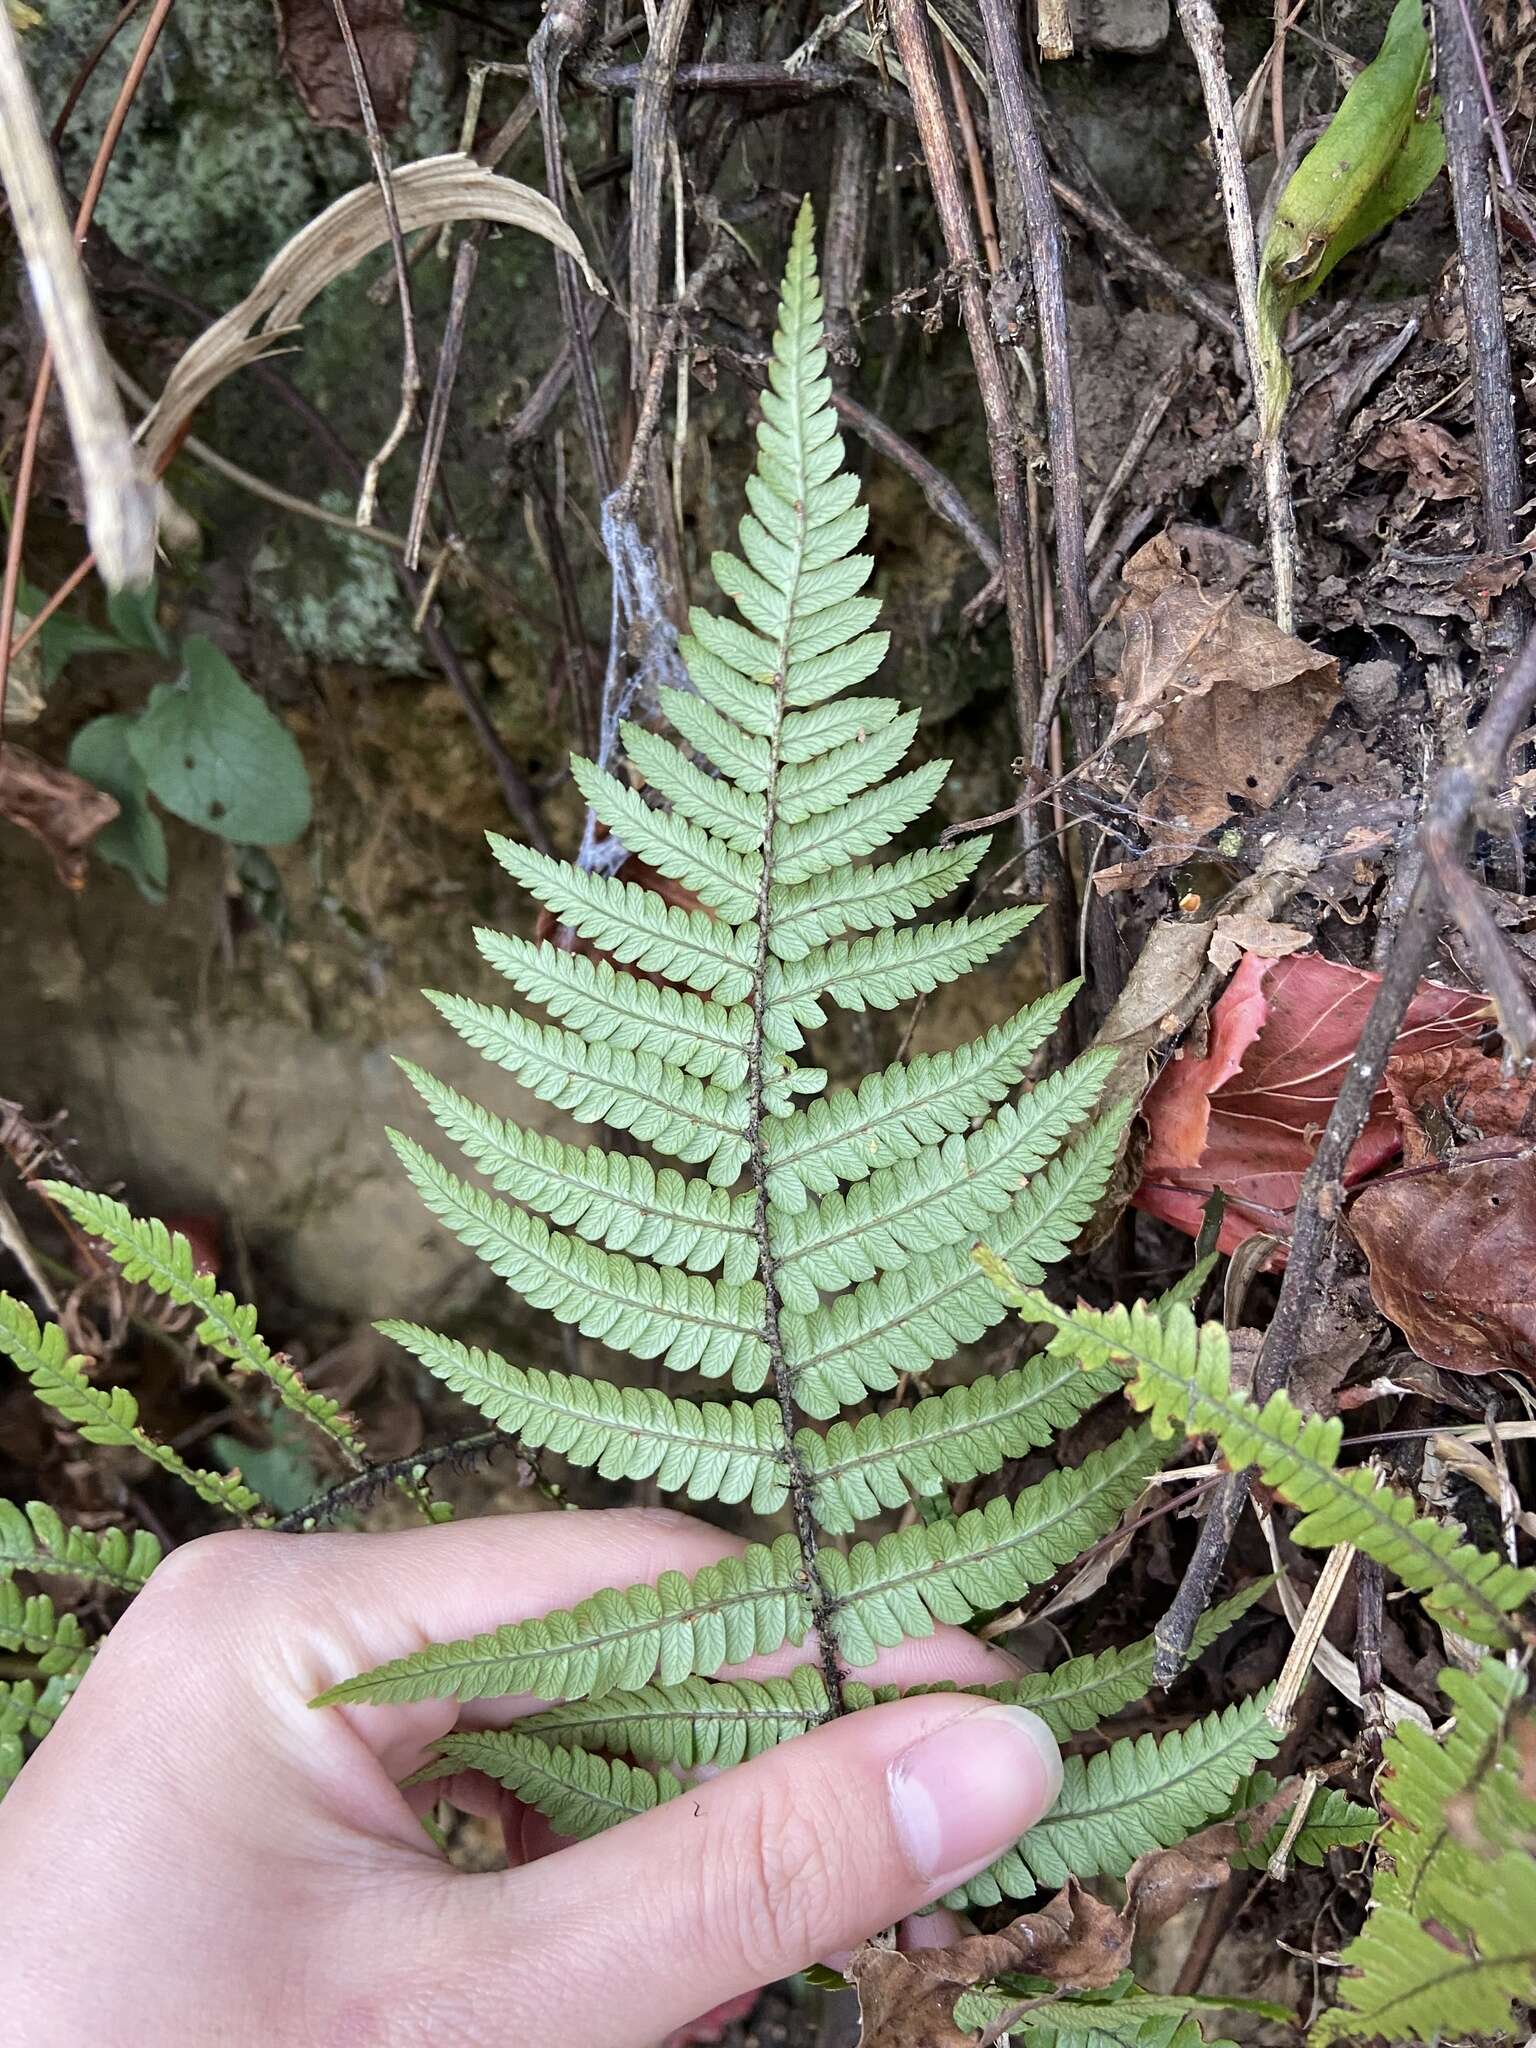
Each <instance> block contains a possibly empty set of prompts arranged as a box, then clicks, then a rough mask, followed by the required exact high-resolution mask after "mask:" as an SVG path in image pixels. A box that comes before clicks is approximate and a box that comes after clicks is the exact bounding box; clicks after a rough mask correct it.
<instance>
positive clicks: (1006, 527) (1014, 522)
mask: <svg viewBox="0 0 1536 2048" xmlns="http://www.w3.org/2000/svg"><path fill="white" fill-rule="evenodd" d="M889 17H890V23H891V28H892V31H893V32H894V34H895V37H896V47H897V50H898V52H899V54H900V57H901V65H902V69H903V71H904V72H905V73H906V79H907V90H908V92H909V93H910V94H911V97H912V108H913V112H914V115H915V117H916V121H917V128H918V134H919V137H920V138H921V141H922V146H923V155H924V157H925V159H926V161H927V164H928V175H929V178H930V180H931V182H932V185H933V196H934V202H935V205H936V206H937V209H938V214H939V223H940V226H941V228H942V230H943V235H944V245H945V248H946V250H947V252H948V255H949V261H950V264H951V266H952V268H953V269H954V271H955V273H956V276H957V277H958V279H959V285H960V309H961V315H962V317H963V319H964V322H965V331H966V339H967V340H968V341H969V343H970V349H971V360H972V362H973V364H974V365H975V370H976V384H977V389H978V391H979V393H980V397H981V405H982V412H983V415H984V417H985V420H986V429H987V454H988V459H989V462H990V465H991V470H992V485H993V491H994V493H995V495H996V498H997V509H998V527H999V532H1000V534H1001V536H1002V557H1003V560H1002V573H1003V594H1004V601H1005V603H1006V606H1007V612H1008V638H1009V646H1010V649H1011V652H1012V658H1013V707H1014V719H1015V722H1016V724H1017V727H1018V733H1019V743H1020V747H1021V749H1022V751H1023V753H1024V755H1025V757H1026V759H1031V760H1032V759H1033V755H1034V749H1035V747H1036V744H1037V741H1038V739H1039V738H1040V737H1041V736H1040V734H1039V729H1038V728H1039V715H1040V655H1039V643H1038V640H1037V638H1036V626H1035V598H1034V589H1033V583H1032V578H1031V574H1030V546H1029V523H1028V514H1027V512H1026V509H1025V499H1024V478H1023V473H1022V467H1021V464H1020V461H1019V450H1018V443H1017V439H1016V429H1015V425H1014V415H1013V405H1012V401H1011V398H1010V394H1009V390H1008V379H1007V375H1006V373H1005V371H1004V368H1003V359H1002V354H1001V351H1000V350H999V348H998V344H997V337H996V336H995V335H994V333H993V332H992V323H991V320H990V319H989V318H988V314H987V304H986V294H985V293H984V292H983V290H982V285H981V274H980V269H979V266H978V264H977V259H976V244H975V240H974V237H973V234H972V230H971V219H970V214H969V211H968V209H967V207H966V203H965V193H964V190H963V188H962V186H961V183H960V168H959V165H958V163H957V161H956V158H955V147H954V141H953V138H952V137H951V135H950V132H949V122H948V119H947V116H946V115H945V111H944V102H943V99H942V97H941V95H940V92H939V81H938V76H937V74H936V72H935V71H934V66H933V51H932V48H931V46H930V44H929V40H928V20H927V15H926V13H925V11H924V9H923V6H922V4H921V0H891V4H890V8H889ZM1035 765H1038V763H1036V764H1035ZM1036 837H1037V835H1036V834H1035V832H1034V830H1033V825H1032V821H1031V817H1030V815H1029V814H1027V813H1026V814H1024V815H1022V816H1021V817H1020V819H1019V838H1020V843H1021V845H1022V846H1029V847H1030V848H1031V853H1030V858H1029V868H1030V870H1031V872H1030V873H1029V874H1028V875H1027V876H1026V884H1027V886H1030V887H1032V888H1034V889H1036V890H1037V891H1038V893H1039V894H1040V895H1041V897H1042V898H1043V899H1044V900H1045V901H1046V903H1047V905H1048V912H1049V914H1048V916H1047V918H1043V919H1042V920H1041V922H1042V926H1044V927H1045V931H1046V943H1045V951H1046V955H1047V965H1048V971H1049V972H1051V973H1052V974H1056V973H1058V972H1059V973H1060V974H1061V975H1062V977H1063V978H1065V975H1066V972H1067V964H1066V963H1067V959H1068V951H1067V937H1066V934H1067V931H1068V930H1069V929H1070V922H1071V920H1070V916H1067V915H1064V913H1065V911H1066V909H1067V906H1066V905H1065V902H1064V895H1065V891H1064V880H1065V877H1064V873H1063V870H1062V867H1061V863H1060V858H1059V856H1058V855H1057V854H1056V852H1055V850H1054V848H1048V847H1046V846H1044V845H1036V844H1035V841H1036ZM1053 926H1054V927H1055V929H1054V931H1053V930H1052V929H1051V927H1053Z"/></svg>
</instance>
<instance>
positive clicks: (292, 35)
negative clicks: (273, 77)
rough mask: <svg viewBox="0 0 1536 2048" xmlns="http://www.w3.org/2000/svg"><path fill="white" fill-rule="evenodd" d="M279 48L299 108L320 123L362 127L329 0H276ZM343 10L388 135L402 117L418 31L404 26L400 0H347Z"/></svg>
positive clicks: (354, 92)
mask: <svg viewBox="0 0 1536 2048" xmlns="http://www.w3.org/2000/svg"><path fill="white" fill-rule="evenodd" d="M274 5H275V7H276V9H277V54H278V58H279V60H280V62H281V64H282V67H283V69H284V70H285V71H286V72H287V74H288V76H289V77H290V78H291V79H292V80H293V83H294V88H295V90H296V91H297V93H298V95H299V98H300V99H301V100H302V101H303V102H304V111H305V113H307V114H308V115H309V118H310V119H311V120H312V121H314V122H317V123H318V124H319V126H320V127H322V128H351V129H353V130H355V131H356V132H357V133H359V134H361V133H362V128H363V117H362V111H361V109H360V108H359V106H358V100H357V85H356V82H355V81H354V79H353V77H352V66H351V64H350V63H349V62H348V61H347V52H346V46H345V44H344V43H343V42H342V40H341V31H340V29H339V28H338V27H337V25H336V9H335V6H334V5H333V0H274ZM347 17H348V19H349V20H350V22H351V23H352V33H353V35H354V36H356V38H357V47H358V51H359V53H360V55H361V57H362V60H363V69H364V70H365V71H366V72H367V74H368V85H369V89H370V91H371V92H372V94H373V106H374V112H375V113H376V114H377V115H378V117H379V126H380V128H382V129H383V131H384V133H385V134H386V135H388V134H389V133H390V132H391V131H392V130H393V129H396V128H398V127H399V125H400V123H401V122H402V121H403V120H404V119H405V113H406V103H407V101H408V100H409V98H410V90H411V73H412V72H413V71H414V70H415V68H416V37H415V35H414V33H413V32H412V31H411V30H410V29H408V28H407V27H406V25H405V0H347Z"/></svg>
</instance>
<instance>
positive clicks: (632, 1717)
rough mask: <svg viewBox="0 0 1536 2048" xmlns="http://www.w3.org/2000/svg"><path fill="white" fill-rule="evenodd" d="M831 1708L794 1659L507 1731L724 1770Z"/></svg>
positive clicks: (448, 1756) (577, 1704)
mask: <svg viewBox="0 0 1536 2048" xmlns="http://www.w3.org/2000/svg"><path fill="white" fill-rule="evenodd" d="M830 1711H831V1709H830V1706H829V1703H828V1699H827V1686H826V1680H825V1679H824V1678H823V1677H822V1675H821V1671H820V1669H819V1668H818V1667H817V1666H816V1665H814V1664H798V1665H796V1667H795V1669H794V1670H793V1671H791V1672H789V1673H788V1674H787V1675H786V1676H785V1677H783V1678H756V1679H724V1678H713V1679H711V1678H690V1679H684V1680H683V1682H682V1683H681V1684H680V1685H652V1686H646V1687H644V1688H643V1689H642V1690H641V1691H639V1692H628V1693H617V1692H616V1693H607V1694H605V1695H604V1696H603V1698H601V1699H598V1700H577V1701H573V1702H572V1703H571V1704H569V1705H567V1706H562V1707H549V1708H546V1709H545V1711H544V1712H543V1713H539V1714H529V1715H526V1716H524V1717H523V1718H522V1719H520V1720H519V1721H518V1722H517V1723H516V1725H515V1727H513V1728H512V1729H509V1730H507V1731H505V1732H506V1733H508V1734H511V1735H518V1734H520V1735H524V1736H533V1737H536V1738H537V1739H538V1740H539V1741H541V1742H547V1743H554V1744H556V1745H558V1746H559V1747H561V1748H568V1749H605V1750H609V1751H612V1752H613V1753H614V1754H615V1755H619V1756H629V1757H633V1758H634V1759H635V1760H636V1761H637V1762H638V1763H643V1764H673V1765H676V1766H677V1768H678V1769H680V1770H694V1769H696V1768H697V1767H698V1766H699V1765H701V1764H711V1765H713V1766H714V1767H715V1768H716V1769H718V1770H724V1769H726V1768H727V1767H728V1766H729V1765H731V1764H739V1763H742V1762H744V1761H745V1760H746V1759H747V1758H748V1757H754V1756H761V1755H762V1754H763V1752H764V1751H765V1750H769V1749H774V1748H776V1747H777V1746H778V1744H779V1743H781V1742H790V1741H792V1740H793V1739H794V1738H795V1736H797V1735H804V1734H805V1733H806V1732H807V1731H808V1730H809V1729H811V1728H815V1727H817V1726H819V1724H820V1723H821V1722H823V1721H824V1720H826V1718H827V1716H828V1714H829V1712H830ZM457 1740H458V1738H457V1737H456V1736H453V1735H449V1736H446V1737H445V1738H444V1740H443V1741H442V1742H441V1743H440V1744H439V1750H440V1752H441V1754H442V1757H443V1758H444V1759H445V1760H446V1761H447V1762H448V1763H449V1764H450V1765H451V1767H452V1768H455V1769H457V1768H459V1766H458V1765H457V1764H455V1763H453V1759H454V1756H455V1744H456V1742H457Z"/></svg>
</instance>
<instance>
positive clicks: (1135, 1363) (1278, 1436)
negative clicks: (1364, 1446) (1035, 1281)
mask: <svg viewBox="0 0 1536 2048" xmlns="http://www.w3.org/2000/svg"><path fill="white" fill-rule="evenodd" d="M1016 1299H1017V1301H1018V1303H1019V1305H1020V1307H1021V1308H1022V1311H1023V1313H1024V1314H1025V1315H1026V1316H1028V1317H1030V1318H1032V1319H1033V1320H1036V1321H1039V1322H1047V1323H1051V1324H1053V1325H1054V1326H1055V1328H1056V1330H1057V1333H1058V1334H1057V1335H1056V1337H1055V1338H1053V1340H1052V1343H1051V1350H1052V1351H1053V1352H1055V1353H1056V1354H1057V1355H1058V1356H1072V1357H1076V1358H1078V1359H1079V1360H1080V1361H1081V1363H1082V1364H1084V1365H1086V1366H1091V1367H1094V1368H1102V1367H1103V1366H1105V1365H1114V1364H1118V1365H1120V1366H1121V1368H1122V1369H1124V1368H1126V1367H1129V1369H1130V1372H1131V1375H1132V1376H1131V1379H1130V1383H1129V1385H1128V1387H1127V1394H1128V1396H1129V1398H1130V1400H1131V1401H1132V1402H1133V1403H1134V1404H1135V1406H1136V1407H1138V1408H1141V1409H1144V1410H1146V1411H1147V1412H1148V1413H1149V1414H1150V1415H1151V1417H1152V1426H1153V1428H1154V1429H1156V1430H1158V1431H1159V1432H1160V1433H1161V1434H1163V1435H1165V1436H1166V1435H1168V1434H1171V1432H1172V1430H1173V1427H1174V1424H1175V1422H1176V1421H1178V1422H1180V1423H1182V1424H1183V1426H1184V1428H1185V1429H1186V1430H1187V1432H1188V1433H1189V1434H1190V1435H1193V1436H1213V1437H1215V1439H1216V1441H1217V1442H1218V1444H1219V1445H1220V1447H1221V1452H1222V1456H1223V1457H1224V1458H1225V1459H1226V1461H1227V1463H1228V1464H1229V1465H1231V1466H1232V1467H1233V1468H1234V1469H1241V1468H1243V1467H1246V1466H1249V1465H1252V1466H1255V1467H1256V1468H1257V1470H1258V1472H1259V1474H1260V1476H1261V1477H1262V1479H1263V1480H1264V1483H1265V1484H1266V1485H1267V1486H1271V1487H1273V1488H1274V1489H1275V1491H1276V1492H1277V1493H1278V1494H1280V1495H1281V1496H1282V1498H1284V1499H1285V1500H1287V1501H1289V1502H1290V1503H1291V1505H1292V1506H1293V1507H1296V1508H1299V1509H1300V1510H1301V1511H1302V1520H1301V1521H1300V1522H1298V1523H1297V1525H1296V1527H1295V1529H1294V1530H1293V1531H1292V1534H1293V1536H1294V1537H1295V1539H1296V1541H1297V1542H1298V1543H1306V1544H1317V1545H1319V1546H1327V1547H1329V1548H1331V1547H1333V1546H1334V1545H1336V1544H1340V1543H1352V1544H1354V1545H1355V1546H1356V1547H1357V1548H1358V1549H1360V1550H1363V1551H1364V1552H1365V1553H1366V1555H1367V1556H1368V1557H1373V1558H1375V1559H1376V1561H1377V1562H1378V1563H1379V1564H1381V1565H1383V1566H1384V1567H1385V1568H1386V1569H1387V1570H1388V1571H1391V1572H1393V1573H1395V1574H1396V1575H1397V1577H1398V1578H1400V1579H1401V1580H1402V1581H1403V1583H1404V1584H1405V1585H1407V1586H1410V1587H1412V1588H1413V1590H1414V1591H1415V1592H1417V1593H1420V1594H1422V1595H1423V1597H1424V1602H1425V1605H1426V1606H1427V1607H1428V1608H1430V1609H1431V1611H1432V1612H1434V1613H1435V1614H1437V1615H1439V1616H1441V1617H1442V1618H1444V1619H1447V1620H1449V1621H1450V1622H1452V1624H1453V1625H1454V1626H1455V1627H1456V1628H1458V1629H1460V1630H1461V1632H1462V1633H1463V1634H1465V1635H1469V1636H1471V1637H1472V1638H1473V1640H1474V1641H1477V1642H1486V1643H1494V1644H1502V1643H1508V1642H1513V1641H1515V1640H1517V1639H1518V1636H1519V1634H1520V1628H1519V1625H1518V1624H1517V1623H1515V1622H1512V1621H1511V1620H1510V1618H1509V1617H1510V1616H1511V1615H1512V1614H1513V1613H1514V1612H1515V1610H1516V1609H1517V1608H1519V1607H1520V1606H1521V1605H1522V1604H1523V1603H1524V1602H1526V1601H1527V1600H1529V1598H1530V1597H1531V1593H1532V1591H1533V1589H1536V1571H1531V1570H1526V1569H1520V1568H1518V1567H1516V1566H1514V1565H1511V1564H1507V1563H1506V1562H1505V1561H1504V1560H1503V1559H1502V1558H1500V1557H1497V1556H1495V1555H1494V1554H1493V1553H1491V1552H1489V1551H1484V1550H1479V1549H1477V1548H1476V1547H1475V1546H1474V1545H1473V1544H1470V1543H1468V1542H1467V1541H1466V1540H1465V1538H1464V1536H1463V1535H1462V1532H1461V1531H1460V1530H1459V1529H1458V1528H1456V1527H1454V1526H1453V1525H1452V1524H1450V1523H1446V1522H1438V1521H1435V1520H1434V1519H1433V1518H1432V1517H1430V1516H1426V1515H1420V1514H1419V1513H1417V1512H1416V1510H1415V1507H1414V1503H1413V1502H1412V1500H1411V1499H1409V1498H1408V1497H1407V1496H1406V1495H1405V1494H1400V1493H1398V1492H1396V1491H1395V1490H1394V1489H1393V1488H1392V1487H1390V1486H1388V1485H1387V1484H1386V1483H1385V1481H1384V1480H1382V1479H1380V1478H1379V1477H1378V1476H1377V1474H1376V1473H1375V1472H1373V1471H1371V1470H1370V1469H1369V1467H1365V1466H1361V1467H1356V1468H1353V1469H1350V1470H1346V1471H1340V1470H1339V1469H1338V1466H1337V1462H1336V1461H1337V1459H1338V1454H1339V1445H1340V1442H1341V1440H1342V1435H1343V1425H1342V1424H1341V1423H1340V1421H1339V1419H1338V1417H1337V1416H1330V1417H1326V1418H1325V1417H1323V1416H1317V1415H1313V1416H1307V1415H1303V1414H1302V1413H1301V1411H1300V1410H1299V1409H1298V1408H1297V1407H1296V1406H1295V1404H1294V1403H1293V1402H1292V1401H1291V1399H1290V1397H1289V1396H1288V1395H1287V1394H1285V1393H1284V1392H1281V1393H1276V1394H1274V1395H1272V1396H1271V1397H1270V1399H1269V1400H1268V1401H1267V1402H1266V1403H1265V1404H1264V1406H1263V1407H1262V1408H1260V1407H1259V1406H1258V1405H1257V1404H1256V1403H1255V1402H1254V1401H1253V1400H1252V1399H1251V1397H1250V1396H1248V1395H1247V1394H1241V1393H1235V1392H1234V1391H1233V1390H1232V1387H1231V1381H1230V1356H1229V1350H1228V1344H1227V1338H1226V1333H1225V1332H1224V1331H1223V1330H1222V1329H1221V1328H1220V1327H1219V1326H1218V1325H1216V1324H1214V1323H1212V1324H1207V1325H1206V1326H1205V1327H1204V1328H1203V1329H1202V1328H1200V1327H1199V1326H1198V1325H1197V1324H1196V1322H1195V1319H1194V1316H1193V1315H1192V1314H1191V1313H1190V1311H1189V1310H1188V1309H1186V1308H1171V1309H1168V1310H1165V1311H1163V1312H1162V1313H1159V1312H1157V1311H1155V1310H1152V1309H1149V1308H1147V1307H1146V1306H1145V1305H1144V1304H1140V1303H1138V1304H1137V1305H1136V1306H1135V1307H1134V1308H1115V1309H1108V1310H1098V1309H1090V1308H1085V1307H1082V1306H1079V1307H1077V1308H1075V1309H1070V1310H1064V1309H1060V1308H1057V1307H1055V1306H1054V1305H1053V1304H1052V1303H1051V1302H1049V1301H1048V1300H1047V1299H1046V1297H1045V1296H1044V1295H1042V1294H1039V1293H1034V1292H1030V1293H1025V1294H1020V1295H1017V1296H1016Z"/></svg>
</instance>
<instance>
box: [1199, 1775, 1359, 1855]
mask: <svg viewBox="0 0 1536 2048" xmlns="http://www.w3.org/2000/svg"><path fill="white" fill-rule="evenodd" d="M1279 1789H1280V1781H1279V1780H1278V1779H1277V1778H1276V1777H1275V1776H1274V1774H1273V1773H1272V1772H1270V1771H1255V1772H1254V1774H1253V1776H1252V1777H1251V1778H1249V1779H1247V1780H1246V1781H1245V1782H1244V1783H1243V1784H1241V1785H1239V1786H1238V1788H1237V1796H1236V1797H1235V1798H1234V1800H1233V1801H1232V1809H1231V1812H1230V1814H1229V1815H1228V1816H1227V1818H1229V1819H1231V1820H1235V1821H1237V1822H1238V1824H1239V1826H1241V1825H1242V1822H1243V1819H1244V1816H1245V1815H1247V1814H1250V1813H1253V1812H1256V1811H1257V1810H1258V1809H1259V1808H1260V1807H1262V1806H1263V1805H1264V1803H1265V1801H1266V1800H1269V1799H1272V1798H1273V1797H1274V1795H1275V1793H1276V1792H1277V1791H1279ZM1289 1819H1290V1817H1289V1816H1287V1817H1286V1819H1284V1820H1278V1821H1276V1822H1275V1824H1274V1825H1273V1827H1271V1828H1270V1830H1269V1832H1268V1833H1267V1834H1266V1835H1265V1836H1264V1837H1263V1839H1262V1840H1261V1841H1254V1842H1253V1843H1252V1846H1251V1847H1250V1848H1247V1849H1241V1850H1239V1851H1238V1853H1237V1854H1236V1855H1235V1856H1233V1857H1232V1858H1231V1859H1230V1861H1231V1864H1232V1867H1233V1869H1234V1870H1262V1869H1263V1868H1264V1866H1265V1865H1266V1864H1267V1863H1268V1861H1269V1859H1270V1857H1271V1856H1273V1855H1274V1853H1275V1851H1276V1850H1277V1849H1278V1848H1279V1847H1280V1844H1281V1843H1282V1842H1283V1841H1284V1840H1285V1837H1286V1835H1287V1833H1288V1832H1289ZM1380 1825H1381V1822H1380V1820H1379V1819H1378V1818H1377V1815H1376V1810H1375V1808H1374V1807H1370V1806H1362V1805H1361V1804H1360V1802H1359V1801H1358V1800H1356V1799H1351V1798H1350V1797H1349V1795H1348V1794H1347V1793H1344V1792H1336V1791H1334V1790H1333V1789H1332V1788H1331V1787H1328V1786H1319V1788H1318V1789H1317V1790H1316V1791H1315V1792H1314V1793H1313V1795H1312V1798H1311V1800H1310V1802H1309V1804H1308V1806H1307V1811H1306V1816H1305V1818H1304V1819H1303V1821H1302V1824H1301V1826H1300V1828H1299V1829H1298V1830H1297V1832H1296V1833H1295V1834H1294V1835H1293V1836H1292V1837H1291V1841H1290V1845H1289V1847H1288V1848H1287V1850H1286V1855H1287V1857H1288V1858H1289V1860H1290V1861H1291V1862H1293V1863H1310V1864H1314V1865H1316V1864H1320V1863H1323V1862H1326V1860H1327V1857H1328V1852H1329V1850H1330V1849H1358V1848H1359V1847H1360V1846H1361V1845H1362V1844H1363V1843H1365V1842H1368V1841H1369V1840H1370V1839H1371V1837H1372V1835H1374V1834H1375V1832H1376V1830H1377V1829H1378V1828H1379V1827H1380Z"/></svg>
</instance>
